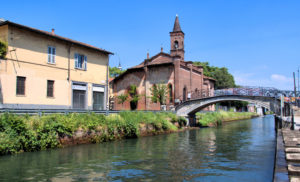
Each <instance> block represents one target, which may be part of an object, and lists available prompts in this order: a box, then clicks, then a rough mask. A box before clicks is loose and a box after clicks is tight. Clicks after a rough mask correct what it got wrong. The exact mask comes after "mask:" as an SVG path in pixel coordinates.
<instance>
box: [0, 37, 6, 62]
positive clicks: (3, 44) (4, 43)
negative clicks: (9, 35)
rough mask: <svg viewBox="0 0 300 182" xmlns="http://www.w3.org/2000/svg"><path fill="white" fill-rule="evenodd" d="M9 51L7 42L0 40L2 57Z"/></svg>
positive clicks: (0, 54) (0, 56) (0, 55)
mask: <svg viewBox="0 0 300 182" xmlns="http://www.w3.org/2000/svg"><path fill="white" fill-rule="evenodd" d="M6 53H7V43H6V42H3V41H1V40H0V58H1V59H4V58H5V56H6Z"/></svg>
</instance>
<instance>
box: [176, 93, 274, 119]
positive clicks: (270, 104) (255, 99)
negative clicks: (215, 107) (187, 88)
mask: <svg viewBox="0 0 300 182" xmlns="http://www.w3.org/2000/svg"><path fill="white" fill-rule="evenodd" d="M222 101H246V102H249V103H253V104H255V105H256V106H259V107H264V108H267V109H268V110H270V111H273V112H274V113H276V114H280V100H279V99H277V98H275V97H267V96H248V95H219V96H214V97H206V98H199V99H192V100H188V101H185V102H183V103H181V104H179V105H178V106H176V108H175V111H176V114H177V115H179V116H185V117H187V116H193V115H194V114H195V113H196V112H198V111H200V110H201V109H203V108H205V107H207V106H209V105H212V104H215V103H218V102H222Z"/></svg>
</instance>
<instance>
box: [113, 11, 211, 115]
mask: <svg viewBox="0 0 300 182" xmlns="http://www.w3.org/2000/svg"><path fill="white" fill-rule="evenodd" d="M170 40H171V49H170V53H165V52H163V49H162V48H161V52H160V53H158V54H156V55H154V56H152V57H149V54H147V58H146V59H145V60H144V61H143V62H142V63H141V64H139V65H137V66H134V67H131V68H129V69H127V71H126V72H124V73H123V74H121V75H119V76H118V77H116V78H115V79H113V80H112V81H111V82H112V83H111V85H112V87H113V96H114V109H115V110H124V109H125V110H129V109H133V108H132V107H131V104H130V98H129V99H128V101H126V102H124V103H120V102H119V99H118V96H120V95H122V94H123V95H125V94H128V92H129V90H130V86H131V85H136V86H137V89H136V90H137V94H138V95H139V96H140V97H139V100H138V103H137V108H136V109H138V110H160V109H161V108H160V107H161V106H160V104H159V103H154V102H152V100H151V98H150V97H151V95H152V92H151V90H150V89H151V88H153V87H156V86H157V85H158V84H164V85H166V86H167V88H168V98H167V100H166V105H167V109H172V107H174V106H176V105H177V104H179V103H181V102H184V101H186V100H188V99H193V98H201V97H207V96H213V93H214V83H215V80H214V79H212V78H209V77H206V76H204V75H203V67H202V66H194V65H193V62H192V61H185V60H184V53H185V50H184V33H183V31H182V30H181V27H180V24H179V20H178V17H177V16H176V19H175V23H174V27H173V31H172V32H170ZM129 95H130V94H129Z"/></svg>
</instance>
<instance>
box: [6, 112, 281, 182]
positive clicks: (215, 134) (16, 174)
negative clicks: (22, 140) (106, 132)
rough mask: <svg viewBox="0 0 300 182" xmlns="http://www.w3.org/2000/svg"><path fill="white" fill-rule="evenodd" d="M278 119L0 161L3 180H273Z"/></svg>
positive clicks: (258, 120)
mask: <svg viewBox="0 0 300 182" xmlns="http://www.w3.org/2000/svg"><path fill="white" fill-rule="evenodd" d="M275 144H276V141H275V131H274V118H273V116H265V117H259V118H254V119H251V120H242V121H235V122H231V123H228V124H226V125H224V126H222V127H218V128H204V129H199V130H189V131H184V132H178V133H173V134H167V135H158V136H150V137H142V138H139V139H128V140H122V141H114V142H107V143H102V144H91V145H80V146H74V147H67V148H62V149H56V150H48V151H41V152H32V153H22V154H18V155H12V156H1V157H0V181H1V180H3V181H264V182H265V181H272V177H273V167H274V155H275Z"/></svg>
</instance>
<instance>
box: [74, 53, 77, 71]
mask: <svg viewBox="0 0 300 182" xmlns="http://www.w3.org/2000/svg"><path fill="white" fill-rule="evenodd" d="M74 59H75V68H78V54H76V53H75V55H74Z"/></svg>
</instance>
